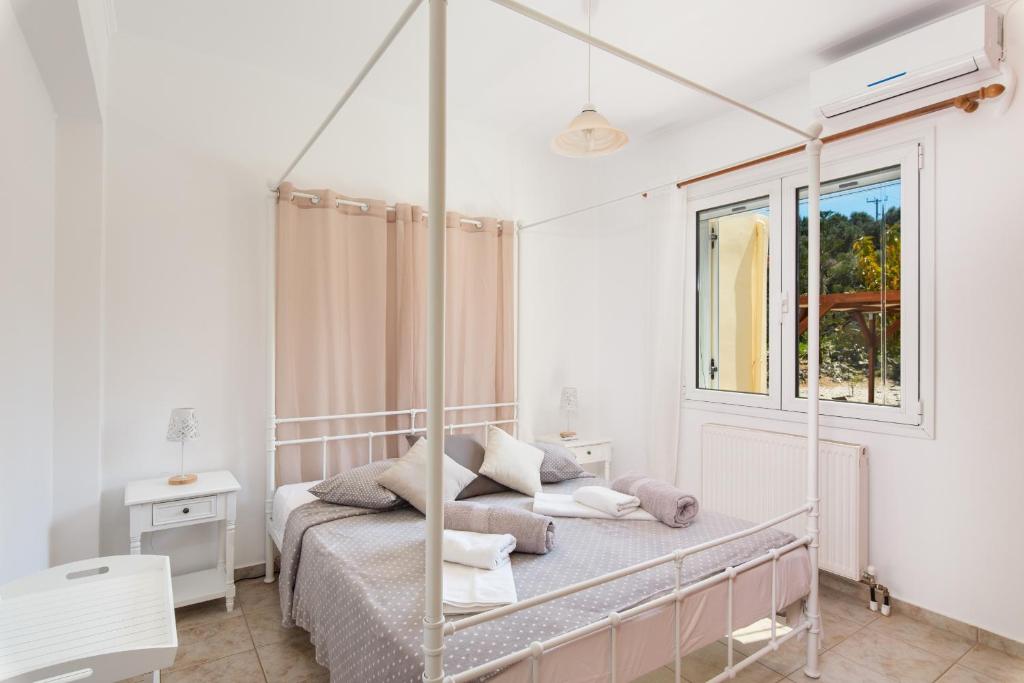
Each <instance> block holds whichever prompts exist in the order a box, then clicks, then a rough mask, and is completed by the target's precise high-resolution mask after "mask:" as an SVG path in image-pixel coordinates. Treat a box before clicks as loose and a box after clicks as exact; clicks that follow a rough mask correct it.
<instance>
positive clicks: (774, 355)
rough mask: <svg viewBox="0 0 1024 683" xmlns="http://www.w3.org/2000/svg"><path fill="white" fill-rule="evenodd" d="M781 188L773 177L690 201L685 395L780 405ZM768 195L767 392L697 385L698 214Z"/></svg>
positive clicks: (773, 406) (741, 403) (705, 399)
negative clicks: (775, 320)
mask: <svg viewBox="0 0 1024 683" xmlns="http://www.w3.org/2000/svg"><path fill="white" fill-rule="evenodd" d="M779 192H780V185H779V182H778V181H772V182H768V183H758V184H755V185H747V186H745V187H741V188H737V189H734V190H729V191H727V192H723V193H720V194H716V195H713V196H710V197H705V198H703V199H699V200H696V201H692V202H688V205H687V231H686V233H687V235H688V239H689V240H690V241H689V246H688V248H687V252H688V253H689V254H691V259H690V263H689V269H688V271H687V272H690V273H693V274H694V276H693V277H692V278H690V283H689V288H690V290H691V292H692V296H691V300H692V305H691V306H690V307H689V308H690V314H691V316H692V317H688V318H687V319H688V320H690V321H692V323H693V327H692V328H691V327H688V326H687V327H686V329H689V330H690V332H688V333H687V336H688V337H689V340H688V345H689V347H690V348H692V353H689V354H687V357H688V361H689V362H688V363H687V375H686V386H687V387H692V388H690V389H688V390H687V392H686V397H687V398H688V399H693V400H698V401H711V402H715V403H725V404H732V405H743V406H753V407H757V408H778V406H779V395H780V394H779V391H780V388H779V374H778V373H779V369H780V365H779V349H780V346H779V345H780V343H781V338H780V336H779V335H780V329H779V326H778V325H777V324H774V323H772V322H771V321H772V318H773V317H775V309H776V308H777V305H776V300H777V298H778V296H777V292H778V291H779V287H780V286H781V272H780V271H781V270H782V269H781V268H780V267H779V263H780V262H779V254H780V250H781V249H782V240H781V237H782V231H781V229H780V220H781V209H782V206H781V204H780V203H779V202H780V198H781V196H780V194H779ZM765 196H766V197H768V263H769V267H768V302H769V311H768V316H769V324H768V393H767V394H751V393H747V392H741V391H728V390H723V389H701V388H699V387H698V380H699V377H698V372H697V362H698V358H699V355H700V354H699V353H698V341H697V340H698V338H699V334H700V329H699V327H700V325H699V324H698V322H697V316H698V315H699V306H698V302H697V278H698V277H699V270H698V267H699V266H698V262H699V259H700V254H699V253H698V252H699V251H700V250H699V249H698V248H697V244H698V242H697V239H698V228H699V226H698V225H697V215H698V214H699V213H700V212H701V211H704V210H705V209H714V208H716V207H719V206H727V205H729V204H736V203H738V202H743V201H746V200H749V199H755V198H760V197H765Z"/></svg>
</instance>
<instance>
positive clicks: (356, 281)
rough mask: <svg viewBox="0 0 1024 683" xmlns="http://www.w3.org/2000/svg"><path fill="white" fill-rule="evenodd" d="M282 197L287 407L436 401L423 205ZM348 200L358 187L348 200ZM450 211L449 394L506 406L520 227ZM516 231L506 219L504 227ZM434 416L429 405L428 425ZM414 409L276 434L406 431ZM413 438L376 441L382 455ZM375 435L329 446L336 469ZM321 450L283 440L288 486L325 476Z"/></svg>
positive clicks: (481, 414)
mask: <svg viewBox="0 0 1024 683" xmlns="http://www.w3.org/2000/svg"><path fill="white" fill-rule="evenodd" d="M292 190H293V188H292V187H290V186H288V185H287V184H285V185H283V186H282V187H281V193H280V197H281V199H280V200H279V202H278V228H277V229H278V238H277V239H278V267H277V415H278V417H302V416H314V415H331V414H343V413H354V412H376V411H381V410H405V409H409V408H423V407H425V403H426V367H425V361H424V359H425V355H426V255H427V243H426V240H427V222H426V219H425V212H424V211H423V210H422V209H421V208H420V207H416V206H410V205H407V204H399V205H398V206H397V207H396V210H395V211H388V210H387V209H386V207H385V205H384V203H383V202H379V201H374V200H366V199H359V200H358V201H360V202H365V203H366V204H368V205H369V210H368V211H365V212H364V211H362V210H361V209H360V208H359V207H351V206H344V205H343V206H341V207H337V206H336V204H335V199H336V198H337V197H339V196H340V195H337V194H334V193H332V192H330V191H328V190H303V192H308V193H310V194H316V195H318V196H320V197H321V201H320V202H319V203H318V204H313V203H312V202H311V201H310V200H308V199H300V198H296V199H289V198H290V196H291V192H292ZM344 198H345V199H348V197H344ZM460 218H461V216H459V215H456V214H450V215H449V216H448V217H447V226H448V229H447V234H446V238H447V264H446V273H447V281H446V302H447V309H446V320H445V333H446V342H447V346H448V352H447V355H446V359H447V360H446V364H447V367H446V385H445V392H446V403H447V405H464V404H469V403H499V402H506V401H512V400H513V395H514V377H515V365H514V363H515V358H514V339H515V331H514V317H513V314H514V302H513V287H514V274H513V246H512V245H513V229H512V226H513V223H512V222H511V221H507V220H506V221H498V220H497V219H493V218H475V219H474V220H478V221H480V222H482V223H483V226H482V227H481V228H477V227H476V226H474V225H471V224H467V223H461V222H460V221H459V219H460ZM503 228H507V229H503ZM510 416H511V411H510V410H504V411H494V410H491V411H475V412H473V413H468V414H462V413H453V414H450V415H449V418H450V419H448V420H446V422H451V421H452V420H456V421H458V422H468V421H472V422H478V421H484V420H493V419H505V418H507V417H510ZM424 424H425V422H424V419H423V416H422V415H421V416H420V417H419V419H418V421H417V425H418V426H423V425H424ZM408 426H409V418H408V417H407V416H399V417H395V418H388V419H386V420H385V419H383V418H367V419H361V420H346V421H334V422H329V423H322V422H315V423H303V424H285V425H281V426H280V427H279V429H278V439H280V440H285V439H292V438H307V437H313V436H322V435H326V434H338V433H352V432H362V431H378V432H379V431H387V430H391V429H405V428H407V427H408ZM404 449H405V444H404V438H402V437H397V438H388V439H377V440H376V441H375V443H374V448H373V458H374V459H375V460H376V459H380V458H382V457H385V456H388V457H394V456H397V455H398V454H400V453H401V452H403V451H404ZM369 458H370V453H369V450H368V442H367V440H366V439H360V440H357V441H337V442H332V443H331V444H329V448H328V468H329V471H330V472H338V471H341V470H344V469H348V468H351V467H354V466H357V465H361V464H363V463H365V462H367V461H368V460H369ZM320 459H321V446H320V445H319V444H312V445H306V446H301V447H295V446H292V447H284V448H282V449H280V451H279V455H278V459H277V462H278V477H279V482H297V481H309V480H312V479H317V478H319V476H320Z"/></svg>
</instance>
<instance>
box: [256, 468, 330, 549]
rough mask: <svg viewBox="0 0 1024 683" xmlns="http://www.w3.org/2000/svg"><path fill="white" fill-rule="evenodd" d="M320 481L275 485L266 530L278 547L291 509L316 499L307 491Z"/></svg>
mask: <svg viewBox="0 0 1024 683" xmlns="http://www.w3.org/2000/svg"><path fill="white" fill-rule="evenodd" d="M320 481H321V480H319V479H318V480H317V481H307V482H303V483H301V484H285V485H284V486H279V487H277V490H276V491H274V506H273V508H272V510H273V512H272V513H271V514H272V515H273V516H272V517H271V519H270V528H269V529H267V531H268V532H269V533H270V537H271V538H272V539H274V543H275V544H276V545H277V547H278V549H280V548H281V540H282V539H283V538H284V528H285V525H286V524H287V523H288V517H289V516H290V515H291V514H292V510H294V509H295V508H297V507H299V506H300V505H305V504H306V503H311V502H313V501H314V500H316V499H317V498H316V496H314V495H313V494H312V493H310V492H309V489H310V488H311V487H313V486H315V485H317V484H319V483H320Z"/></svg>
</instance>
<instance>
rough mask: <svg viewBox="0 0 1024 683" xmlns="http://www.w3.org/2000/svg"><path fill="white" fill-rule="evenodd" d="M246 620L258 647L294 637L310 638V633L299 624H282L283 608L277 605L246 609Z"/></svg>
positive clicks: (306, 639)
mask: <svg viewBox="0 0 1024 683" xmlns="http://www.w3.org/2000/svg"><path fill="white" fill-rule="evenodd" d="M245 622H246V623H247V624H248V625H249V633H251V634H252V642H253V643H254V644H255V645H256V647H259V646H260V645H270V644H271V643H280V642H281V641H284V640H290V639H292V638H300V639H301V640H304V641H308V640H309V634H308V633H307V632H306V631H305V630H304V629H302V628H300V627H298V626H293V627H291V628H285V627H284V626H282V625H281V610H280V608H279V607H278V606H277V605H271V606H270V607H260V608H259V609H252V610H248V611H246V612H245Z"/></svg>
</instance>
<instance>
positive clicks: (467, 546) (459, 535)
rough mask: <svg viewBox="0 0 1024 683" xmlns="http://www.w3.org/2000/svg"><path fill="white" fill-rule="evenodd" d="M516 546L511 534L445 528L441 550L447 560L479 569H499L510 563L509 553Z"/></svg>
mask: <svg viewBox="0 0 1024 683" xmlns="http://www.w3.org/2000/svg"><path fill="white" fill-rule="evenodd" d="M515 548H516V539H515V537H514V536H512V535H511V534H478V533H476V532H473V531H452V530H451V529H445V531H444V543H443V546H442V551H441V552H442V554H443V556H444V561H445V562H454V563H456V564H464V565H466V566H467V567H476V568H477V569H497V568H498V567H500V566H501V565H503V564H508V556H509V553H511V552H512V551H513V550H515Z"/></svg>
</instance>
